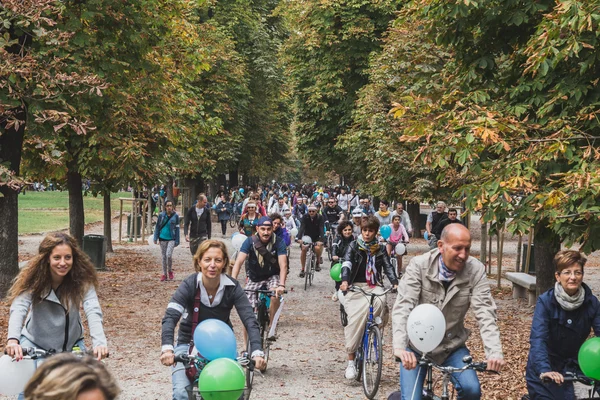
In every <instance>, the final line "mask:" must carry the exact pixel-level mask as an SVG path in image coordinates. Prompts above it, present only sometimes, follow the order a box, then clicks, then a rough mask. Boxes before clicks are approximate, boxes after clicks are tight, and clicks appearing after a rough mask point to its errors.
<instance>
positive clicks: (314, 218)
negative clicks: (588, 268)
mask: <svg viewBox="0 0 600 400" xmlns="http://www.w3.org/2000/svg"><path fill="white" fill-rule="evenodd" d="M371 200H372V199H371V198H370V196H366V195H363V194H362V193H360V192H359V191H358V190H356V189H354V188H351V189H348V188H346V187H344V186H336V187H318V186H317V185H314V184H313V185H297V186H295V185H291V184H290V185H270V186H259V187H256V188H251V187H244V188H242V187H239V188H232V189H230V190H226V189H225V188H223V187H222V188H220V190H219V192H218V193H217V196H216V197H215V198H214V201H213V202H212V204H211V203H210V202H209V201H208V199H207V197H206V196H205V195H203V194H201V195H199V196H198V203H197V204H196V205H195V207H192V208H191V209H194V210H195V211H193V212H194V213H195V215H193V216H192V217H193V218H196V224H200V221H201V218H206V217H207V216H208V215H209V214H210V213H211V212H213V213H216V214H217V217H218V220H219V221H220V223H221V235H222V238H224V237H226V226H227V224H228V223H229V221H230V220H231V218H237V216H238V215H239V220H238V219H235V225H234V226H235V227H236V230H237V231H238V232H239V234H240V235H244V236H245V237H246V238H245V239H244V241H243V244H242V245H241V246H240V249H239V251H238V252H237V257H236V258H235V259H234V260H231V261H230V259H229V254H228V251H227V247H226V246H225V244H224V242H223V241H222V240H215V239H213V238H212V236H214V235H213V234H212V232H211V230H210V227H208V229H206V228H201V227H200V226H199V225H193V223H191V225H190V226H189V232H188V226H187V224H190V222H189V221H186V227H185V228H186V229H185V236H186V240H188V241H190V240H193V239H195V237H194V236H193V235H192V233H193V232H194V229H195V230H196V232H200V230H202V232H201V233H202V234H201V235H198V236H197V238H198V239H197V240H195V243H194V249H192V250H191V251H192V255H193V259H192V262H193V265H194V269H195V271H196V272H195V273H194V274H192V275H190V276H188V277H185V278H184V279H183V280H182V282H181V284H180V285H179V287H178V289H177V290H176V292H175V293H174V294H173V296H172V298H171V300H170V301H169V303H168V305H167V309H166V312H165V315H164V318H163V320H162V348H161V354H160V361H161V363H162V364H163V365H165V366H170V367H171V368H172V381H173V399H177V400H183V399H187V398H188V394H187V392H186V390H185V388H186V386H188V385H189V384H190V380H189V376H188V374H187V373H186V371H185V369H184V368H183V366H181V365H180V364H178V363H175V359H176V356H177V355H180V354H188V353H191V352H192V351H193V348H194V346H193V331H194V328H195V326H196V325H197V324H199V323H201V322H202V321H205V320H207V319H211V318H214V319H219V320H221V321H223V322H225V323H227V324H228V325H230V326H232V324H231V321H230V313H231V311H232V309H233V308H235V309H236V311H237V313H238V314H239V316H240V319H241V320H242V322H243V325H244V337H245V339H246V340H245V341H244V343H245V345H246V346H247V347H248V348H246V349H244V351H246V352H247V353H248V354H249V355H250V357H251V358H252V359H254V361H255V364H256V367H257V368H258V369H265V368H266V360H265V353H264V348H263V347H264V343H263V342H262V341H261V339H260V333H259V327H258V324H257V322H256V318H255V313H254V310H255V307H256V303H257V294H256V293H257V291H259V290H260V289H269V290H272V291H273V292H272V298H271V301H270V310H269V316H270V319H271V322H272V321H273V318H274V316H275V314H276V313H277V310H278V308H279V306H280V302H279V299H280V296H281V295H283V293H284V292H285V291H286V283H287V280H288V277H289V276H290V274H292V273H297V274H298V275H299V277H304V275H305V273H306V270H305V266H306V265H307V260H306V254H307V250H308V249H309V247H311V248H312V249H314V252H315V254H316V257H317V266H316V271H319V270H321V269H322V268H325V260H324V252H325V251H327V254H328V255H329V257H330V261H331V264H330V265H329V266H328V267H332V266H333V265H335V264H338V263H341V274H340V275H341V276H340V279H339V281H338V282H336V283H335V284H333V283H332V288H333V285H335V289H334V293H333V295H332V300H333V301H336V302H338V301H339V302H340V306H341V308H342V310H343V312H344V313H345V315H346V323H345V324H344V327H343V328H344V339H345V350H344V351H345V358H347V360H348V364H347V366H346V369H345V371H344V376H345V378H346V379H355V378H356V377H357V374H358V370H357V367H356V363H355V362H354V358H355V354H356V350H357V348H358V347H359V346H360V345H361V340H362V335H363V332H364V329H365V324H366V320H367V315H368V313H369V301H368V299H367V297H366V296H364V295H363V294H365V293H366V294H369V293H374V294H377V295H379V294H383V293H384V290H385V288H384V285H388V286H390V287H391V288H392V289H394V291H396V290H397V296H396V299H395V302H394V305H393V307H392V310H389V309H388V304H387V301H386V298H385V296H381V297H376V299H377V300H376V301H375V303H374V304H373V312H374V316H375V317H377V318H380V319H381V321H382V322H381V324H382V327H383V326H385V325H386V323H388V322H389V320H390V319H391V323H392V333H393V347H394V355H395V356H396V357H397V359H398V360H399V361H400V367H399V369H400V373H399V375H400V377H399V381H400V384H399V386H400V391H399V392H398V393H396V394H394V395H395V396H399V397H398V398H402V399H421V398H422V393H423V383H424V380H425V378H426V369H425V366H424V365H423V364H422V363H420V362H419V360H420V359H421V357H422V356H423V354H421V353H420V352H419V351H418V350H417V347H415V346H414V345H413V344H412V343H411V341H410V340H409V337H408V333H407V329H408V328H407V319H408V317H409V314H410V312H411V311H412V310H413V309H414V308H415V307H416V306H417V305H420V304H433V305H435V306H436V307H437V308H439V309H440V310H441V311H442V313H443V315H444V317H445V320H446V321H445V323H446V325H445V326H446V331H445V332H444V335H443V339H442V341H441V343H440V344H439V345H438V346H437V347H436V348H435V349H434V350H432V351H431V352H430V353H428V354H427V356H428V357H429V359H431V360H433V361H434V362H436V363H437V364H439V365H442V366H453V367H461V366H464V365H466V361H465V360H466V357H468V356H469V355H470V352H469V349H468V348H467V347H466V345H465V343H466V341H467V338H468V337H469V335H470V332H469V330H468V329H466V328H465V326H464V319H465V315H466V313H467V311H468V310H471V311H473V314H474V316H475V318H476V320H477V322H478V324H479V328H480V335H481V338H482V341H483V344H484V349H485V354H486V362H487V369H488V370H492V371H497V372H500V371H501V370H502V368H503V367H504V366H505V361H504V355H503V351H502V345H501V340H500V331H499V329H498V325H497V315H496V305H495V302H494V299H493V297H492V295H491V291H490V287H489V284H488V281H487V275H486V271H485V267H484V266H483V265H482V264H481V263H480V262H479V261H478V260H477V259H475V258H474V257H471V256H470V255H469V253H470V248H471V235H470V232H469V230H468V229H467V228H466V227H465V226H464V225H463V224H462V223H459V222H460V220H459V219H458V218H457V217H458V212H457V210H456V209H452V208H450V209H449V210H448V211H446V209H447V207H446V204H444V203H443V202H438V203H437V204H436V208H435V209H434V210H433V212H432V213H431V215H430V216H429V217H428V220H427V226H426V229H425V233H426V234H428V236H429V238H428V240H429V244H430V247H431V250H430V251H427V252H425V253H424V254H420V255H416V256H415V257H413V258H412V259H411V261H410V263H409V264H408V265H407V266H406V267H404V266H403V263H402V257H403V255H405V254H406V253H407V250H406V246H405V245H406V244H408V243H409V242H410V238H411V236H412V234H413V233H414V231H413V229H414V228H413V224H412V223H411V220H410V218H409V215H408V213H407V212H406V211H405V210H404V205H403V203H402V202H399V201H394V202H388V201H387V200H380V201H378V204H377V206H378V207H377V210H375V208H374V206H373V205H372V203H371ZM165 204H166V210H165V211H164V212H163V213H161V216H160V217H159V221H160V222H161V224H160V225H161V226H158V225H157V227H156V230H157V232H156V233H155V235H154V240H155V242H161V249H162V248H163V247H164V251H163V275H162V277H161V280H165V279H167V277H168V279H173V275H172V269H171V260H170V259H169V260H168V261H166V262H165V257H167V256H168V254H169V253H170V254H172V251H173V248H172V246H169V245H164V246H163V245H162V244H163V243H162V242H170V241H172V242H176V244H174V245H178V244H179V229H180V225H179V219H178V218H173V215H174V211H173V204H172V202H170V201H167V202H166V203H165ZM392 210H393V211H392ZM175 215H176V213H175ZM203 216H204V217H203ZM208 221H209V222H208V225H209V226H210V220H208ZM384 228H385V229H384ZM384 231H386V232H387V233H388V234H383V232H384ZM190 235H192V236H191V237H190ZM432 239H433V241H432ZM294 242H296V243H298V244H299V246H300V249H301V256H300V258H301V261H300V265H299V266H298V265H290V264H289V247H290V246H292V245H293V243H294ZM399 244H402V245H404V246H398V245H399ZM174 245H173V246H174ZM191 245H192V242H190V246H191ZM398 250H401V251H398ZM399 252H400V253H401V254H399ZM169 257H170V256H169ZM167 258H168V257H167ZM392 258H394V259H395V263H394V262H392ZM585 262H586V259H585V258H584V257H583V256H582V255H581V254H580V253H579V252H578V251H573V250H563V251H560V252H559V253H558V254H556V256H555V258H554V267H555V271H556V272H555V278H556V283H555V286H554V287H553V288H552V289H550V290H549V291H548V292H546V293H543V294H542V295H541V296H540V298H539V300H538V304H537V306H536V309H535V314H534V324H533V325H532V330H531V338H530V344H531V350H530V354H529V361H528V363H527V369H526V371H524V372H525V375H526V382H527V388H528V392H529V396H530V398H531V399H557V400H558V399H574V398H575V395H574V391H573V385H572V384H571V383H569V382H565V381H564V376H565V374H567V373H569V372H571V371H578V365H577V352H578V350H579V348H580V347H581V346H582V344H583V343H584V341H585V340H586V338H587V337H588V336H589V334H590V332H591V331H593V332H594V334H595V335H596V336H599V335H600V303H599V301H598V299H597V297H596V296H594V294H593V293H592V289H591V288H589V287H588V286H587V285H586V284H585V283H583V276H584V265H585ZM242 267H244V268H245V272H246V282H245V285H244V287H242V285H241V284H240V283H239V282H238V276H239V273H240V271H241V269H242ZM386 281H387V282H386ZM97 284H98V282H97V278H96V272H95V270H94V268H93V266H92V265H91V263H90V262H89V259H88V258H87V256H85V254H84V253H83V252H82V251H81V250H80V249H79V247H78V245H77V243H76V242H75V241H74V240H73V239H72V238H71V237H70V236H69V235H67V234H64V233H53V234H49V235H48V236H47V237H46V238H45V239H44V240H43V241H42V244H41V245H40V248H39V254H38V255H37V256H36V257H35V258H34V259H33V260H31V261H30V262H29V263H28V266H27V267H25V268H24V269H23V270H21V272H20V274H19V275H18V277H17V278H16V280H15V282H14V285H13V287H12V288H11V290H10V293H9V301H11V302H12V304H11V309H10V313H11V314H10V319H9V327H8V339H7V343H6V346H5V352H6V353H7V354H8V355H10V356H12V357H14V358H15V359H17V360H18V359H21V358H23V348H24V347H36V348H41V349H45V350H48V349H53V350H56V351H57V352H68V351H71V350H72V349H73V348H74V347H79V348H84V343H83V328H82V324H81V317H80V306H83V310H84V312H85V313H86V316H87V320H88V325H89V329H90V334H91V337H92V346H93V348H92V349H91V352H92V353H93V355H94V357H96V358H97V359H98V360H100V359H102V358H104V357H106V356H107V355H108V345H107V341H106V337H105V336H104V332H103V328H102V312H101V309H100V304H99V301H98V298H97V295H96V291H95V290H96V288H97ZM353 289H356V290H353ZM177 326H178V327H179V329H178V336H177V338H176V337H175V330H176V327H177ZM424 328H427V327H424ZM276 339H277V338H276V336H275V335H270V337H269V338H268V340H276ZM599 362H600V360H599ZM578 372H580V371H578ZM451 380H452V383H453V384H454V388H455V390H456V392H457V394H458V398H459V399H479V398H481V397H482V393H481V390H480V384H479V380H478V377H477V373H476V372H475V371H474V370H465V371H464V372H462V373H459V374H458V373H457V374H453V375H452V377H451ZM548 381H549V382H548ZM23 396H24V395H23V394H21V398H28V397H27V391H26V392H25V397H23ZM30 398H32V397H30ZM105 398H109V397H107V396H105Z"/></svg>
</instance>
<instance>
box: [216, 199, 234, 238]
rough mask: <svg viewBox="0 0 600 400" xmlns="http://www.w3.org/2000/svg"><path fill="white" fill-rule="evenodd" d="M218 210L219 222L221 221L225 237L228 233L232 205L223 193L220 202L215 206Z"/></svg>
mask: <svg viewBox="0 0 600 400" xmlns="http://www.w3.org/2000/svg"><path fill="white" fill-rule="evenodd" d="M215 209H216V211H217V216H218V218H219V222H220V223H221V233H222V234H223V237H225V234H226V233H227V221H229V219H230V218H231V213H232V211H233V210H232V206H231V203H230V202H229V201H227V198H226V197H225V195H224V194H222V195H221V198H220V200H219V203H218V204H217V205H216V207H215Z"/></svg>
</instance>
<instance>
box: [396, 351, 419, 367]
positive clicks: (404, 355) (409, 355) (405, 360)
mask: <svg viewBox="0 0 600 400" xmlns="http://www.w3.org/2000/svg"><path fill="white" fill-rule="evenodd" d="M394 355H395V356H396V357H398V358H399V359H400V362H401V363H402V367H403V368H404V369H406V370H408V371H409V370H411V369H415V368H417V357H416V356H415V353H413V352H412V351H408V350H401V349H394Z"/></svg>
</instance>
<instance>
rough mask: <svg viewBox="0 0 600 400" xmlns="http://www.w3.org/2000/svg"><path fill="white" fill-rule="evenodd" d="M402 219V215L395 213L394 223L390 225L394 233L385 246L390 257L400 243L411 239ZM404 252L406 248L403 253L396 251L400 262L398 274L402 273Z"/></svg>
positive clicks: (397, 259)
mask: <svg viewBox="0 0 600 400" xmlns="http://www.w3.org/2000/svg"><path fill="white" fill-rule="evenodd" d="M401 219H402V218H401V217H400V215H394V216H393V217H392V224H391V225H390V228H392V234H391V235H390V237H389V239H388V241H387V244H386V246H385V247H386V250H387V253H388V255H389V256H390V257H391V256H392V251H393V250H394V248H395V247H396V245H397V244H398V243H408V241H409V238H408V232H406V229H405V228H404V225H402V224H401V223H400V222H401ZM404 254H406V249H405V250H404V253H403V254H397V253H396V255H395V256H396V261H397V262H398V271H396V274H398V276H400V275H402V256H403V255H404Z"/></svg>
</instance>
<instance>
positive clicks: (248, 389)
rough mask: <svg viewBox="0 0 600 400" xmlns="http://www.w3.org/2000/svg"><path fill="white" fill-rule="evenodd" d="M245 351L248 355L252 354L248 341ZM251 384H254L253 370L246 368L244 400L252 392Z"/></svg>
mask: <svg viewBox="0 0 600 400" xmlns="http://www.w3.org/2000/svg"><path fill="white" fill-rule="evenodd" d="M246 351H247V352H248V355H251V354H252V348H251V347H250V339H248V341H247V342H246ZM252 382H254V370H252V371H251V370H250V368H246V387H245V388H244V399H249V398H250V393H251V392H252Z"/></svg>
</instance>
